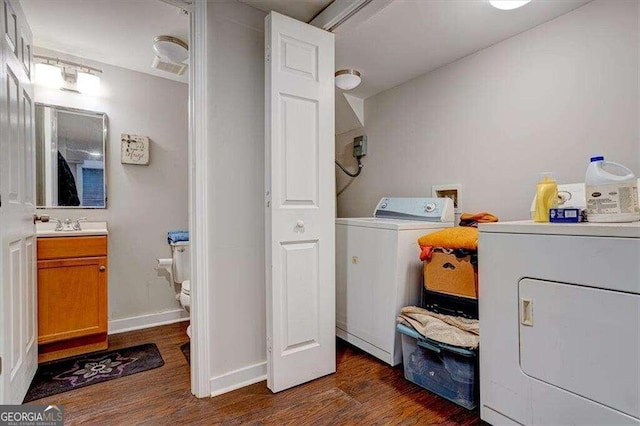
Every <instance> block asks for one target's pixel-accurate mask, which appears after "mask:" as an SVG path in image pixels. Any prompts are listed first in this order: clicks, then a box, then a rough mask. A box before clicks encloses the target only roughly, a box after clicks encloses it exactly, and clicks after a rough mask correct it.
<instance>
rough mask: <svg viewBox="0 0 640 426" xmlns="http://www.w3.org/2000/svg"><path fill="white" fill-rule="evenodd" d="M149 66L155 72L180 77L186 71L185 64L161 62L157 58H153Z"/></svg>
mask: <svg viewBox="0 0 640 426" xmlns="http://www.w3.org/2000/svg"><path fill="white" fill-rule="evenodd" d="M151 66H152V67H153V68H155V69H157V70H160V71H164V72H168V73H171V74H175V75H182V74H183V73H184V71H185V70H186V69H187V65H186V64H174V63H173V62H168V61H163V60H162V59H160V58H159V57H157V56H156V57H155V59H154V60H153V64H151Z"/></svg>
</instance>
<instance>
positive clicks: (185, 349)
mask: <svg viewBox="0 0 640 426" xmlns="http://www.w3.org/2000/svg"><path fill="white" fill-rule="evenodd" d="M180 350H181V351H182V355H184V357H185V358H186V359H187V364H189V365H191V342H187V343H185V344H183V345H180Z"/></svg>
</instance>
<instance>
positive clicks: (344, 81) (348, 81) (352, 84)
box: [335, 68, 362, 90]
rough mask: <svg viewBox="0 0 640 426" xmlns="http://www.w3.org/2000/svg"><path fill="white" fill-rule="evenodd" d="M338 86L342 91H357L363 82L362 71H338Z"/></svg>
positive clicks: (348, 69) (336, 75)
mask: <svg viewBox="0 0 640 426" xmlns="http://www.w3.org/2000/svg"><path fill="white" fill-rule="evenodd" d="M335 78H336V86H338V88H340V89H342V90H351V89H355V88H356V87H358V86H359V85H360V83H361V82H362V76H361V75H360V71H357V70H354V69H350V68H347V69H342V70H338V71H336V74H335Z"/></svg>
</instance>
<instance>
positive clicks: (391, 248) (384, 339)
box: [336, 198, 454, 365]
mask: <svg viewBox="0 0 640 426" xmlns="http://www.w3.org/2000/svg"><path fill="white" fill-rule="evenodd" d="M453 221H454V207H453V203H452V201H451V200H450V199H448V198H383V199H382V200H380V202H379V203H378V205H377V206H376V209H375V211H374V214H373V217H365V218H337V219H336V335H337V336H338V337H340V338H341V339H343V340H346V341H347V342H349V343H351V344H353V345H354V346H357V347H359V348H360V349H362V350H364V351H366V352H368V353H370V354H371V355H373V356H375V357H376V358H379V359H381V360H382V361H384V362H386V363H388V364H390V365H397V364H400V363H401V362H402V345H401V340H400V336H399V334H398V333H396V331H395V330H396V328H395V326H396V316H397V315H398V313H399V312H400V309H401V308H402V307H404V306H408V305H416V304H418V303H419V300H420V286H421V283H422V264H421V262H420V259H419V254H420V250H419V247H418V243H417V240H418V238H419V237H420V236H422V235H424V234H427V233H429V232H434V231H438V230H441V229H444V228H448V227H451V226H453Z"/></svg>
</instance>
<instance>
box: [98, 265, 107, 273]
mask: <svg viewBox="0 0 640 426" xmlns="http://www.w3.org/2000/svg"><path fill="white" fill-rule="evenodd" d="M98 269H99V270H100V272H104V271H106V270H107V267H106V266H104V265H100V267H99V268H98Z"/></svg>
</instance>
